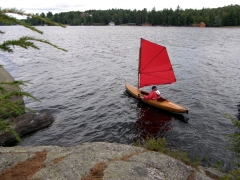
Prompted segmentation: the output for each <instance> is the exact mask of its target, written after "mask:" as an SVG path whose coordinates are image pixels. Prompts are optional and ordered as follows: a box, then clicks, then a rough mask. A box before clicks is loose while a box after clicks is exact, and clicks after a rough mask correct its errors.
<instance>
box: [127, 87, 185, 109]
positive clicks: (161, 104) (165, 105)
mask: <svg viewBox="0 0 240 180" xmlns="http://www.w3.org/2000/svg"><path fill="white" fill-rule="evenodd" d="M125 87H126V90H127V91H128V92H129V93H130V94H131V95H132V96H134V97H135V98H138V99H140V100H141V101H142V102H144V103H146V104H149V105H151V106H154V107H156V108H159V109H162V110H165V111H168V112H172V113H188V110H189V109H188V108H185V107H183V106H181V105H179V104H176V103H174V102H171V101H169V100H168V99H165V98H163V97H161V98H160V99H158V100H157V101H155V100H145V99H144V97H143V95H144V94H146V95H147V94H149V93H148V92H146V91H142V90H140V89H137V88H136V87H134V86H132V85H130V84H128V83H126V84H125Z"/></svg>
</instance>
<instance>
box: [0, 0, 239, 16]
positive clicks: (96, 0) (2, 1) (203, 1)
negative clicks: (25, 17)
mask: <svg viewBox="0 0 240 180" xmlns="http://www.w3.org/2000/svg"><path fill="white" fill-rule="evenodd" d="M231 4H234V5H235V4H239V5H240V0H218V1H215V0H214V1H213V0H200V1H194V0H162V1H161V0H134V1H133V0H118V1H116V0H37V1H36V0H0V7H1V8H10V7H15V8H17V9H22V10H24V11H25V12H27V13H41V12H45V13H47V12H48V11H51V12H52V13H58V12H66V11H78V10H79V11H85V10H89V9H102V10H106V9H112V8H121V9H131V10H133V9H137V10H142V9H143V8H147V10H148V11H150V10H152V8H153V7H155V8H156V10H163V9H164V8H168V9H170V8H172V9H173V10H175V9H176V8H177V6H178V5H179V6H180V7H181V8H182V9H188V8H192V9H202V8H203V7H204V8H217V7H223V6H227V5H231Z"/></svg>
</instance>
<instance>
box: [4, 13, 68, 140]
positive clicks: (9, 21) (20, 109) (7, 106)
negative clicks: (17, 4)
mask: <svg viewBox="0 0 240 180" xmlns="http://www.w3.org/2000/svg"><path fill="white" fill-rule="evenodd" d="M11 14H15V15H20V16H27V19H28V20H29V19H30V18H31V19H36V20H38V21H41V22H44V23H47V24H51V25H55V26H62V27H65V26H63V25H61V24H58V23H55V22H52V21H50V20H49V19H48V18H45V16H42V17H41V16H36V15H34V14H28V13H25V12H24V11H22V10H18V9H15V8H12V9H1V8H0V24H4V25H15V24H18V25H21V26H24V27H25V28H28V29H30V30H32V31H35V32H37V33H40V34H43V32H42V31H40V30H38V29H37V28H35V27H32V26H30V25H29V24H28V23H26V22H25V21H21V20H18V19H17V18H15V17H13V16H11ZM4 33H5V32H3V31H1V30H0V35H3V34H4ZM36 41H37V42H41V43H45V44H48V45H50V46H52V47H54V48H57V49H59V50H62V51H67V50H65V49H63V48H60V47H59V46H57V45H55V44H52V43H51V42H49V41H47V40H44V39H39V38H35V37H32V36H23V37H20V38H19V39H16V40H7V41H3V42H0V51H3V52H8V53H12V52H13V50H14V46H19V47H21V48H24V49H28V48H34V49H39V48H38V47H37V46H36V45H35V44H34V42H36ZM26 83H27V82H24V81H14V82H0V132H6V131H9V132H11V133H12V135H13V136H14V137H15V138H16V139H17V140H18V141H20V140H21V139H20V137H19V136H18V134H17V133H16V132H15V131H14V130H13V129H12V128H11V126H12V123H10V122H8V121H6V118H8V117H15V116H19V115H22V114H23V113H24V112H25V110H28V111H32V110H31V109H29V108H27V107H25V106H24V104H23V102H21V101H15V102H14V101H12V98H13V97H14V96H25V97H30V98H32V99H34V100H36V101H39V100H38V99H37V98H35V97H34V96H33V95H31V94H30V93H27V92H24V91H21V89H20V90H19V91H13V92H8V91H7V90H6V87H7V86H17V87H19V86H21V85H26Z"/></svg>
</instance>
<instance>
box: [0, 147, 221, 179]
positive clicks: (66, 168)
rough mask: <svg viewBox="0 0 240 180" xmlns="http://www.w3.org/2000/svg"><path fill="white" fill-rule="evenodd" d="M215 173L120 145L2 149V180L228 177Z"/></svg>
mask: <svg viewBox="0 0 240 180" xmlns="http://www.w3.org/2000/svg"><path fill="white" fill-rule="evenodd" d="M214 171H217V170H216V169H212V170H211V169H209V168H208V169H205V168H203V167H200V168H198V169H195V168H193V167H191V166H188V165H186V164H184V163H183V162H181V161H178V160H176V159H173V158H171V157H169V156H166V155H164V154H161V153H158V152H152V151H148V150H146V149H144V148H140V147H134V146H129V145H123V144H116V143H105V142H93V143H83V144H80V145H77V146H73V147H59V146H39V147H27V146H26V147H21V146H16V147H1V148H0V177H1V179H2V180H9V179H19V180H21V179H33V180H46V179H51V180H53V179H56V180H59V179H62V180H64V179H66V180H69V179H71V180H75V179H78V180H79V179H82V180H92V179H93V180H96V179H99V180H100V179H103V180H123V179H124V180H136V179H138V180H148V179H149V180H152V179H163V180H174V179H176V180H180V179H185V180H193V179H196V180H203V179H204V180H211V179H215V178H216V177H217V176H222V175H224V174H223V173H222V174H221V172H219V171H218V172H217V175H216V173H214Z"/></svg>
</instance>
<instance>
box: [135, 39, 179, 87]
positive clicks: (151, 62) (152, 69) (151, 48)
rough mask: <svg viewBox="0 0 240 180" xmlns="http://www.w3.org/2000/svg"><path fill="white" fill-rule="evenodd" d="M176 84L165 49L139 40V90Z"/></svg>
mask: <svg viewBox="0 0 240 180" xmlns="http://www.w3.org/2000/svg"><path fill="white" fill-rule="evenodd" d="M174 82H176V78H175V75H174V72H173V69H172V65H171V62H170V59H169V57H168V53H167V49H166V47H164V46H161V45H158V44H155V43H152V42H150V41H147V40H145V39H141V47H140V54H139V85H138V86H139V88H140V87H144V86H150V85H161V84H171V83H174Z"/></svg>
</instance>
